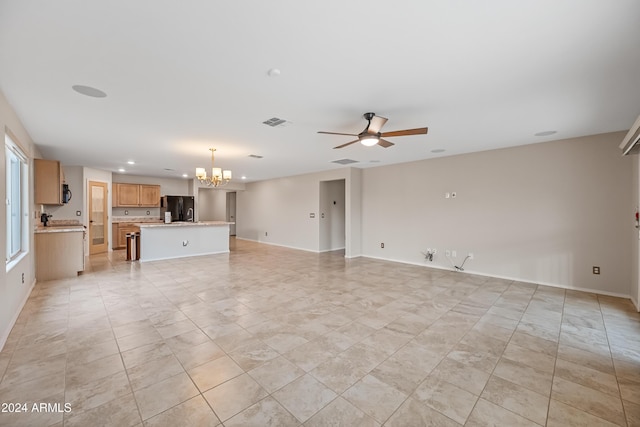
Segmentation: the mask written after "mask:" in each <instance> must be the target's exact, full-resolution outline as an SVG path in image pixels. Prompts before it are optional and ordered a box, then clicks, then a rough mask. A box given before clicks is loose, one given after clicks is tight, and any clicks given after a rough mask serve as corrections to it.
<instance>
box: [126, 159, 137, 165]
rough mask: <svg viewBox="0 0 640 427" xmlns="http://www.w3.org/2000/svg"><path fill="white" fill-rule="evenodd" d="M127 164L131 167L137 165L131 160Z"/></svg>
mask: <svg viewBox="0 0 640 427" xmlns="http://www.w3.org/2000/svg"><path fill="white" fill-rule="evenodd" d="M127 163H128V164H130V165H135V164H136V162H134V161H133V160H129V161H128V162H127Z"/></svg>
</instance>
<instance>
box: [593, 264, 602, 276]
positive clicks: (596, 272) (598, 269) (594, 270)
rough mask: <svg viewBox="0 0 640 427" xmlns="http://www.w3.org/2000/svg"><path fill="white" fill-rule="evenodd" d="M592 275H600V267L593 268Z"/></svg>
mask: <svg viewBox="0 0 640 427" xmlns="http://www.w3.org/2000/svg"><path fill="white" fill-rule="evenodd" d="M593 274H600V267H597V266H595V265H594V266H593Z"/></svg>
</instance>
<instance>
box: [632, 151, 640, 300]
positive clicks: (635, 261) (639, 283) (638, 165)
mask: <svg viewBox="0 0 640 427" xmlns="http://www.w3.org/2000/svg"><path fill="white" fill-rule="evenodd" d="M629 157H630V158H631V159H632V164H633V173H632V178H631V203H632V204H633V205H634V206H635V209H638V208H639V206H640V156H637V155H634V156H629ZM630 246H631V289H630V295H631V301H632V302H633V304H634V305H635V306H636V310H638V312H640V229H636V230H635V232H634V233H632V234H631V245H630Z"/></svg>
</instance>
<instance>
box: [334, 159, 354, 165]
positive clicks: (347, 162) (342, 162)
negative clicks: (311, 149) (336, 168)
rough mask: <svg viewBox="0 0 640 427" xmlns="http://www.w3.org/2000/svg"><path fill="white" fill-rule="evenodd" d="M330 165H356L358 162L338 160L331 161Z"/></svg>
mask: <svg viewBox="0 0 640 427" xmlns="http://www.w3.org/2000/svg"><path fill="white" fill-rule="evenodd" d="M331 163H337V164H339V165H350V164H351V163H358V161H357V160H351V159H340V160H333V161H332V162H331Z"/></svg>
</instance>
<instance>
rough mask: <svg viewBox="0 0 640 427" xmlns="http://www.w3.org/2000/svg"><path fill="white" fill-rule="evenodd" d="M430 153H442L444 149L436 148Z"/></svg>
mask: <svg viewBox="0 0 640 427" xmlns="http://www.w3.org/2000/svg"><path fill="white" fill-rule="evenodd" d="M431 152H432V153H435V154H438V153H444V152H445V149H444V148H436V149H435V150H431Z"/></svg>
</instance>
